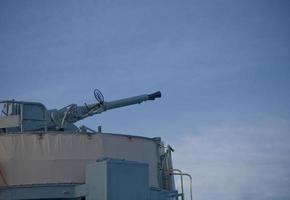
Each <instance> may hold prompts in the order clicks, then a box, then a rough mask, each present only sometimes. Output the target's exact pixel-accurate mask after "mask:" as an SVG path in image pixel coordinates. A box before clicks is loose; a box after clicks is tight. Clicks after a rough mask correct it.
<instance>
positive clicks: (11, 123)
mask: <svg viewBox="0 0 290 200" xmlns="http://www.w3.org/2000/svg"><path fill="white" fill-rule="evenodd" d="M94 96H95V98H96V100H97V102H96V103H92V104H86V103H85V104H84V105H82V106H78V105H76V104H70V105H68V106H66V107H64V108H61V109H51V110H47V109H46V107H45V106H44V105H43V104H42V103H37V102H25V101H15V100H8V101H1V102H0V104H2V113H1V117H0V133H1V132H2V133H17V132H31V131H45V132H46V131H73V132H78V131H86V130H91V129H89V128H87V127H85V126H82V127H81V128H79V127H77V126H76V125H75V124H74V123H76V122H78V121H80V120H82V119H85V118H87V117H90V116H93V115H96V114H100V113H102V112H105V111H107V110H111V109H115V108H120V107H124V106H130V105H134V104H140V103H142V102H144V101H148V100H155V99H156V98H160V97H161V92H160V91H157V92H155V93H152V94H143V95H139V96H133V97H129V98H124V99H119V100H115V101H105V100H104V96H103V94H102V93H101V92H100V91H99V90H97V89H96V90H94ZM91 131H93V130H91Z"/></svg>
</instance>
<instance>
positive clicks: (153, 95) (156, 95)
mask: <svg viewBox="0 0 290 200" xmlns="http://www.w3.org/2000/svg"><path fill="white" fill-rule="evenodd" d="M160 97H161V92H160V91H158V92H154V93H152V94H149V95H148V100H155V99H156V98H160Z"/></svg>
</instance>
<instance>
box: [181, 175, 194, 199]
mask: <svg viewBox="0 0 290 200" xmlns="http://www.w3.org/2000/svg"><path fill="white" fill-rule="evenodd" d="M183 175H184V176H187V177H188V178H189V182H190V199H191V200H192V177H191V175H190V174H187V173H185V174H183Z"/></svg>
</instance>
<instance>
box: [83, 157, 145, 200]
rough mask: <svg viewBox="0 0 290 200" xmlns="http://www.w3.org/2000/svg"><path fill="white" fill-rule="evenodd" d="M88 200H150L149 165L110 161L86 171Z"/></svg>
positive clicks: (100, 163) (88, 167)
mask: <svg viewBox="0 0 290 200" xmlns="http://www.w3.org/2000/svg"><path fill="white" fill-rule="evenodd" d="M86 183H87V185H88V196H87V197H86V198H87V199H88V200H95V199H98V200H124V199H126V200H136V199H138V200H148V194H149V193H148V192H149V190H148V189H149V173H148V164H144V163H138V162H132V161H125V160H115V159H113V160H112V159H109V160H104V161H100V162H97V163H95V164H90V165H88V166H87V170H86Z"/></svg>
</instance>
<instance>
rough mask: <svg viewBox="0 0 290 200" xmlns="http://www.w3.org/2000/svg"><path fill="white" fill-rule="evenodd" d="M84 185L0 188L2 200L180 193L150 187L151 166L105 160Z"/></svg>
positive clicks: (144, 198) (152, 199)
mask: <svg viewBox="0 0 290 200" xmlns="http://www.w3.org/2000/svg"><path fill="white" fill-rule="evenodd" d="M85 173H86V182H85V184H43V185H26V186H6V187H0V200H36V199H39V200H41V199H42V200H56V199H58V200H61V199H62V200H83V199H86V200H136V199H138V200H176V199H177V198H178V194H177V191H175V190H172V191H166V190H162V189H160V188H155V187H149V173H148V164H146V163H140V162H134V161H126V160H119V159H118V160H117V159H104V160H100V161H97V162H96V163H93V164H90V165H88V166H87V167H86V171H85Z"/></svg>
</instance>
